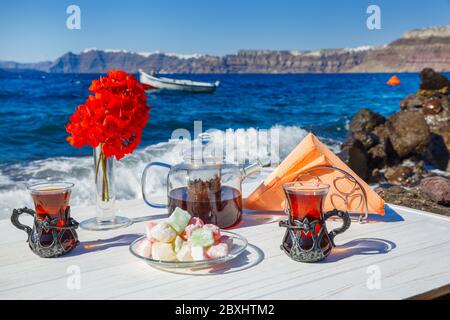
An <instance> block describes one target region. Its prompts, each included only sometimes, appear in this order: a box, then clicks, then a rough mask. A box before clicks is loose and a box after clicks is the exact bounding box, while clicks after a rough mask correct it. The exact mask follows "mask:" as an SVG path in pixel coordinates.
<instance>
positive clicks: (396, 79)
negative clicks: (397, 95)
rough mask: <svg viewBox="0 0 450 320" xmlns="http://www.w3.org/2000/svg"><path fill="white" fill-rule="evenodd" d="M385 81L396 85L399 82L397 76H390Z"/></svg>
mask: <svg viewBox="0 0 450 320" xmlns="http://www.w3.org/2000/svg"><path fill="white" fill-rule="evenodd" d="M386 83H387V84H388V85H390V86H398V85H399V84H400V79H399V78H398V77H397V76H392V77H391V78H390V79H389V80H388V82H386Z"/></svg>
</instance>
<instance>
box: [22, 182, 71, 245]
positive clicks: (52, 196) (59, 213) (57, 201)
mask: <svg viewBox="0 0 450 320" xmlns="http://www.w3.org/2000/svg"><path fill="white" fill-rule="evenodd" d="M72 187H73V184H72V183H70V182H48V183H47V182H46V183H38V184H34V185H31V186H29V187H28V190H29V191H30V193H31V197H32V198H33V202H34V207H35V211H36V219H37V220H42V221H43V220H45V218H46V217H49V218H50V219H51V220H54V219H57V222H56V226H58V227H61V226H64V225H65V224H66V223H67V221H68V219H69V217H70V213H69V200H70V195H71V191H72ZM57 231H58V232H64V234H63V235H62V242H63V246H64V247H70V246H72V245H74V243H75V241H76V240H75V238H74V237H73V236H72V233H70V232H65V231H63V230H61V229H57ZM40 242H41V243H42V245H44V246H45V245H51V243H52V242H53V236H52V231H51V230H49V231H42V236H41V239H40Z"/></svg>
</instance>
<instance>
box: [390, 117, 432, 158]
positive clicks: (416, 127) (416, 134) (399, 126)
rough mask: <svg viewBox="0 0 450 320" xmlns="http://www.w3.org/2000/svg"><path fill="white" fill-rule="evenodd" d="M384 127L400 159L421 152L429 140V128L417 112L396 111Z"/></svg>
mask: <svg viewBox="0 0 450 320" xmlns="http://www.w3.org/2000/svg"><path fill="white" fill-rule="evenodd" d="M386 128H387V130H388V132H389V140H390V142H391V144H392V147H393V149H394V151H395V153H396V154H397V156H398V157H399V158H400V159H403V158H405V157H407V156H408V155H410V154H412V153H415V154H422V153H423V152H424V151H425V149H426V147H427V144H428V142H429V141H430V130H429V128H428V125H427V123H426V121H425V118H424V116H423V115H422V114H421V113H419V112H412V111H402V112H398V113H396V114H394V115H393V116H392V117H391V118H390V119H389V120H388V121H387V122H386Z"/></svg>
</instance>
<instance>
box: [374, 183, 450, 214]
mask: <svg viewBox="0 0 450 320" xmlns="http://www.w3.org/2000/svg"><path fill="white" fill-rule="evenodd" d="M375 191H376V192H377V193H378V194H379V195H380V196H381V197H382V198H383V199H384V201H386V202H387V203H392V204H396V205H400V206H405V207H409V208H414V209H417V210H423V211H428V212H434V213H438V214H442V215H446V216H450V207H445V206H442V205H440V204H438V203H436V202H434V201H432V200H431V199H430V197H429V196H428V195H427V194H426V193H424V192H422V191H421V190H420V189H419V188H413V189H409V190H408V189H405V188H403V187H401V186H392V187H389V188H378V189H376V190H375Z"/></svg>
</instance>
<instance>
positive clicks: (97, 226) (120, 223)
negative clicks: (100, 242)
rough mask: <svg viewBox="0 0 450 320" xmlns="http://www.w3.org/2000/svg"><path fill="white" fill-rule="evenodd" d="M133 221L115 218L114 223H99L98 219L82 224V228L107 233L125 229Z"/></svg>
mask: <svg viewBox="0 0 450 320" xmlns="http://www.w3.org/2000/svg"><path fill="white" fill-rule="evenodd" d="M132 223H133V221H132V220H131V219H129V218H126V217H121V216H115V217H114V220H113V221H105V222H99V221H98V220H97V218H90V219H87V220H84V221H82V222H81V223H80V227H81V228H82V229H85V230H89V231H107V230H114V229H119V228H125V227H128V226H129V225H131V224H132Z"/></svg>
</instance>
